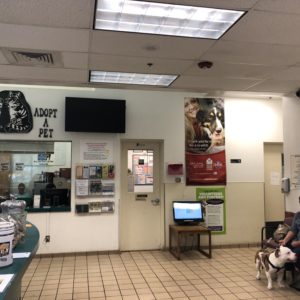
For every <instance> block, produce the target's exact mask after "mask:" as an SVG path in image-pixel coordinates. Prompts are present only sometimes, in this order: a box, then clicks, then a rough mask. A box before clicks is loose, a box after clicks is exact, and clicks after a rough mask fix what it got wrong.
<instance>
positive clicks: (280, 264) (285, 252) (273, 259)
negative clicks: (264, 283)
mask: <svg viewBox="0 0 300 300" xmlns="http://www.w3.org/2000/svg"><path fill="white" fill-rule="evenodd" d="M296 260H297V255H296V254H295V253H294V252H292V250H291V249H289V248H287V247H283V246H280V247H279V248H277V249H276V250H275V251H273V252H271V253H269V252H267V251H266V250H260V251H258V252H257V253H256V255H255V263H256V270H257V275H256V279H260V275H261V269H262V267H263V268H264V269H265V273H266V276H267V279H268V289H269V290H270V289H272V275H273V274H277V283H278V286H279V287H284V284H283V275H284V265H285V264H286V263H287V262H296Z"/></svg>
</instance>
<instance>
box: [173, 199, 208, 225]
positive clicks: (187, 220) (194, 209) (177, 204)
mask: <svg viewBox="0 0 300 300" xmlns="http://www.w3.org/2000/svg"><path fill="white" fill-rule="evenodd" d="M173 218H174V222H175V223H177V224H180V225H181V224H182V225H194V224H198V223H199V222H203V210H202V204H201V202H199V201H173Z"/></svg>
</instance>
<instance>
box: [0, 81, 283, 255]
mask: <svg viewBox="0 0 300 300" xmlns="http://www.w3.org/2000/svg"><path fill="white" fill-rule="evenodd" d="M1 89H2V90H6V89H10V90H12V89H15V90H16V89H17V90H21V91H22V92H23V93H24V94H25V97H26V99H27V101H28V102H29V104H30V105H31V108H32V111H34V109H35V107H43V108H46V107H49V108H57V109H58V116H59V117H58V119H52V120H51V119H49V120H48V121H49V124H50V126H52V128H53V129H54V138H53V140H67V141H68V140H70V141H72V167H73V170H74V167H75V165H76V163H79V162H80V161H79V145H80V140H81V139H97V140H98V139H100V140H101V139H107V138H109V139H112V140H113V142H114V159H115V162H116V201H117V202H116V213H115V214H113V215H97V216H78V215H76V214H75V212H74V206H75V199H74V184H73V191H72V194H73V197H72V211H71V212H70V213H51V214H42V213H39V214H28V219H29V221H31V222H33V223H34V224H36V225H37V226H38V228H39V230H40V233H41V239H42V238H43V237H44V236H45V235H46V234H50V235H51V242H50V243H48V244H44V243H42V242H41V245H40V249H39V253H58V252H74V251H104V250H116V249H118V248H119V229H118V226H119V224H118V201H119V199H120V198H121V195H120V192H119V187H120V182H119V180H120V174H119V166H120V139H127V138H128V139H131V138H132V139H160V140H164V160H165V162H164V163H166V162H174V163H176V162H184V118H183V99H184V97H188V96H194V97H197V96H198V97H199V95H197V94H190V93H178V92H154V91H132V90H118V89H72V88H66V89H64V88H38V87H34V88H32V87H11V86H2V87H1ZM66 96H68V97H71V96H76V97H91V98H111V99H125V100H126V108H127V113H126V115H127V124H126V134H115V135H113V134H88V133H67V132H64V99H65V97H66ZM34 121H35V124H34V129H33V130H32V132H31V133H29V134H24V135H20V134H19V135H13V134H10V135H6V134H0V138H1V139H27V140H35V139H38V137H37V136H38V128H39V127H40V126H41V125H42V122H43V120H42V119H41V120H38V121H37V120H36V119H34ZM225 128H226V157H227V174H228V183H229V184H228V186H227V188H226V201H227V202H228V207H227V216H228V217H227V228H228V229H230V230H229V231H228V232H227V234H226V235H223V236H214V238H213V242H214V243H215V244H232V243H237V242H238V241H241V242H242V243H244V242H245V237H249V238H247V241H248V242H251V243H252V242H259V239H260V228H261V226H262V225H263V223H264V219H263V213H262V212H263V210H264V205H263V188H261V186H262V184H263V180H264V179H263V142H282V119H281V101H280V100H268V101H267V100H258V99H225ZM40 140H41V139H40ZM231 158H241V159H242V163H241V164H230V163H229V160H230V159H231ZM72 179H73V183H74V172H72ZM165 182H166V184H165V190H166V199H165V202H166V203H165V206H166V208H167V211H166V216H167V217H166V224H167V225H168V224H169V223H170V222H171V220H170V210H169V208H170V203H171V201H173V200H176V199H174V191H176V189H178V185H177V184H175V183H174V184H173V183H170V182H169V179H168V180H167V178H165ZM253 183H255V184H253ZM180 190H181V191H182V192H181V193H182V195H183V197H185V196H186V197H189V198H190V197H193V195H195V187H185V186H184V184H181V187H180ZM178 196H179V195H178ZM252 199H254V201H252ZM244 203H245V205H244ZM246 204H247V205H246ZM238 207H239V209H237V208H238ZM243 209H244V212H246V211H247V214H244V213H242V216H243V217H241V214H239V216H236V215H235V210H243ZM245 224H256V226H254V227H255V228H253V226H252V227H251V226H245ZM239 230H243V234H242V235H240V234H238V232H239Z"/></svg>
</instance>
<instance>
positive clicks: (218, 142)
mask: <svg viewBox="0 0 300 300" xmlns="http://www.w3.org/2000/svg"><path fill="white" fill-rule="evenodd" d="M197 120H198V121H199V123H200V124H201V125H202V126H203V128H204V130H205V131H206V134H207V136H208V138H209V140H210V147H209V149H208V150H207V152H210V149H213V148H214V147H218V148H219V149H218V150H222V149H221V148H222V147H223V148H224V145H225V127H224V106H223V102H222V101H221V100H219V99H213V98H206V99H202V101H201V109H200V110H199V111H198V113H197Z"/></svg>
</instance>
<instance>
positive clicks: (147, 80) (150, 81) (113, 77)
mask: <svg viewBox="0 0 300 300" xmlns="http://www.w3.org/2000/svg"><path fill="white" fill-rule="evenodd" d="M176 78H177V75H158V74H140V73H122V72H103V71H91V75H90V82H97V83H122V84H141V85H156V86H169V85H170V84H171V83H172V82H173V81H174V80H175V79H176Z"/></svg>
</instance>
